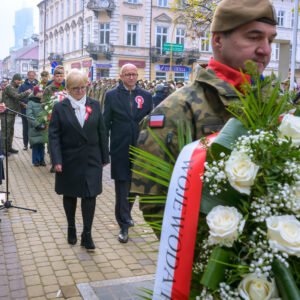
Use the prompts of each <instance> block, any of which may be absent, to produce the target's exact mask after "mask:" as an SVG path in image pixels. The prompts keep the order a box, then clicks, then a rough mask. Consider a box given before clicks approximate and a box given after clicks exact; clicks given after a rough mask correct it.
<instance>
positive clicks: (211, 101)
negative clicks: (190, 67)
mask: <svg viewBox="0 0 300 300" xmlns="http://www.w3.org/2000/svg"><path fill="white" fill-rule="evenodd" d="M276 22H277V18H276V15H275V9H274V7H273V5H272V4H271V2H270V1H269V0H222V1H221V2H220V4H219V5H218V6H217V9H216V11H215V14H214V17H213V21H212V25H211V32H212V37H211V41H212V48H213V58H211V59H210V61H209V62H208V66H207V67H206V68H201V67H199V71H198V73H197V76H196V79H195V80H194V82H193V83H192V84H190V85H188V86H185V87H182V88H180V89H179V90H178V91H177V92H175V93H173V94H172V95H170V96H169V97H168V98H167V99H165V100H164V102H163V103H161V105H159V106H158V107H157V108H156V109H154V111H153V112H152V113H151V116H149V117H148V118H146V120H145V121H144V124H143V130H141V133H140V136H139V140H138V145H139V147H140V148H141V149H142V150H145V151H148V152H150V153H151V154H153V155H155V156H157V157H160V158H164V152H163V150H162V149H161V148H160V146H159V145H158V144H157V143H156V142H155V140H154V139H153V137H152V136H151V135H150V134H149V132H148V131H147V127H148V126H149V127H150V128H151V129H152V130H154V132H155V134H156V135H157V136H158V137H159V138H160V140H162V141H164V142H165V143H166V146H167V147H168V148H169V150H170V151H171V152H172V153H173V155H174V156H175V157H177V156H178V152H179V149H178V140H177V122H178V121H182V122H186V123H187V125H188V126H189V127H190V128H191V133H192V138H193V140H197V139H200V138H201V137H203V136H207V135H209V134H211V133H213V132H216V131H219V130H220V129H221V128H222V127H223V125H224V124H225V123H226V121H227V120H228V119H229V118H230V117H231V116H230V114H229V113H228V111H227V110H226V107H227V106H228V105H229V103H231V102H233V101H239V98H238V96H237V94H236V92H235V90H234V89H233V87H232V86H234V87H235V88H236V89H239V90H241V89H240V86H241V84H242V83H243V82H244V80H245V77H244V76H243V75H242V73H241V72H240V70H241V69H242V70H243V71H245V62H246V61H247V60H252V61H254V62H255V63H256V64H257V68H258V71H259V72H260V73H262V72H263V71H264V69H265V67H266V66H267V64H268V63H269V61H270V58H271V52H272V48H271V44H272V42H273V41H274V39H275V37H276ZM248 77H249V76H248ZM247 80H249V81H250V77H249V78H247ZM154 119H155V120H156V122H154ZM157 120H159V122H157ZM166 159H167V158H166ZM131 192H132V193H137V194H141V195H144V194H148V195H165V194H166V190H165V189H163V188H162V187H161V186H159V185H157V184H155V183H153V182H152V181H150V180H147V179H145V178H144V177H141V176H138V175H136V174H135V173H134V175H133V180H132V185H131ZM140 207H141V209H142V210H143V214H144V217H145V219H146V220H147V221H151V218H148V217H147V216H146V215H153V214H162V213H163V211H164V205H157V204H142V203H140ZM152 221H153V220H152Z"/></svg>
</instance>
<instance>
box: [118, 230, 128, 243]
mask: <svg viewBox="0 0 300 300" xmlns="http://www.w3.org/2000/svg"><path fill="white" fill-rule="evenodd" d="M118 240H119V242H120V243H124V244H125V243H127V242H128V228H122V229H121V230H120V233H119V236H118Z"/></svg>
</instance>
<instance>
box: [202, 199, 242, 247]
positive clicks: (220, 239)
mask: <svg viewBox="0 0 300 300" xmlns="http://www.w3.org/2000/svg"><path fill="white" fill-rule="evenodd" d="M242 218H243V216H242V215H241V214H240V213H239V212H238V210H237V209H236V208H235V207H229V206H222V205H218V206H215V207H214V208H213V209H212V210H211V211H210V212H209V214H208V215H207V216H206V222H207V225H208V227H209V243H210V244H212V245H214V244H220V245H224V246H228V247H231V246H232V244H233V242H234V241H235V240H236V239H237V237H238V235H239V234H240V233H241V232H242V230H243V228H244V224H245V222H243V219H242Z"/></svg>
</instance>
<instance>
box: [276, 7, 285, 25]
mask: <svg viewBox="0 0 300 300" xmlns="http://www.w3.org/2000/svg"><path fill="white" fill-rule="evenodd" d="M277 23H278V26H279V27H283V26H284V11H283V10H279V11H278V13H277Z"/></svg>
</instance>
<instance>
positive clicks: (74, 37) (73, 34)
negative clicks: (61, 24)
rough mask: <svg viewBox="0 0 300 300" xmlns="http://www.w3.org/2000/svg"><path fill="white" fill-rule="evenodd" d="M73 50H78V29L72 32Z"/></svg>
mask: <svg viewBox="0 0 300 300" xmlns="http://www.w3.org/2000/svg"><path fill="white" fill-rule="evenodd" d="M72 50H73V51H75V50H76V30H73V32H72Z"/></svg>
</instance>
